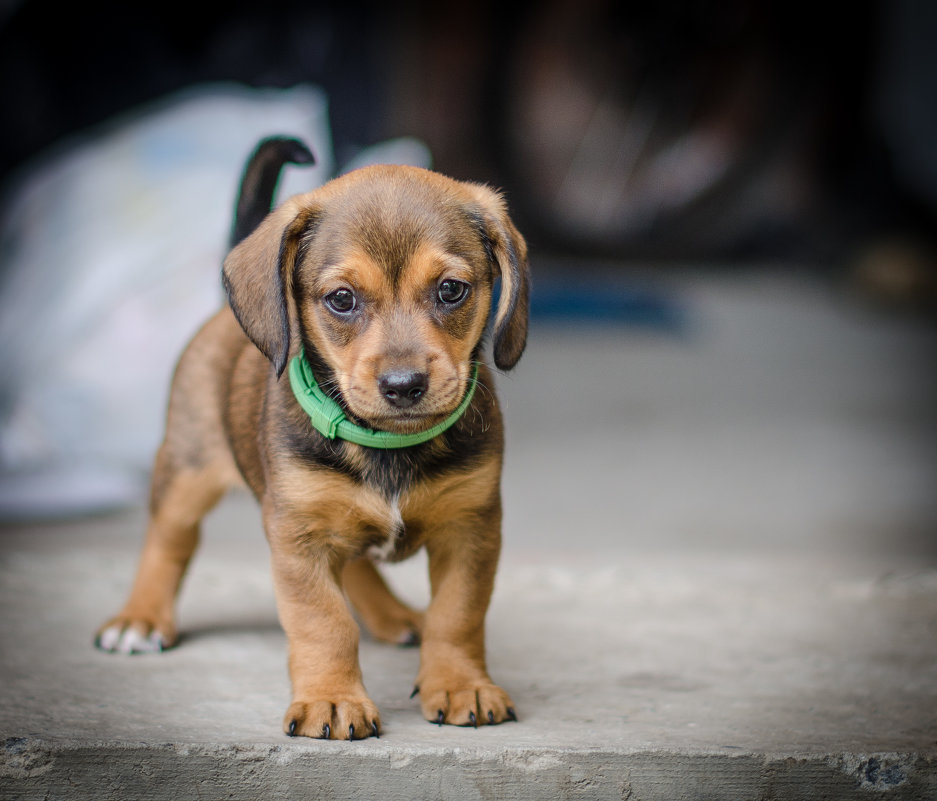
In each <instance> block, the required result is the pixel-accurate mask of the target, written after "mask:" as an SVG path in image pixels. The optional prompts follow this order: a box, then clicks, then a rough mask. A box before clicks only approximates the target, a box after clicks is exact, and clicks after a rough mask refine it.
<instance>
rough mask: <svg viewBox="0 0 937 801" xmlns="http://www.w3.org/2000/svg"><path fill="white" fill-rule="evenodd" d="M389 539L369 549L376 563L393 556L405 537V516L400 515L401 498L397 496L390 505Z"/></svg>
mask: <svg viewBox="0 0 937 801" xmlns="http://www.w3.org/2000/svg"><path fill="white" fill-rule="evenodd" d="M387 528H388V531H387V539H385V540H384V542H382V543H381V544H380V545H372V546H371V547H370V548H368V556H369V557H370V558H371V559H373V560H374V561H375V562H383V561H385V560H387V559H390V557H391V556H393V554H394V551H395V550H396V549H397V542H398V540H399V539H400V537H402V536H403V532H404V525H403V515H401V514H400V496H399V495H395V496H394V498H393V500H392V501H391V503H390V519H389V521H388V526H387Z"/></svg>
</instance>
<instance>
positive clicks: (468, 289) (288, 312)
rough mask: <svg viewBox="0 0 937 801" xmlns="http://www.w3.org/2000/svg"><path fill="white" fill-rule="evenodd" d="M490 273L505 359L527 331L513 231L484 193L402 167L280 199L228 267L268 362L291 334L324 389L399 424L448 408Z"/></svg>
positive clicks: (435, 416)
mask: <svg viewBox="0 0 937 801" xmlns="http://www.w3.org/2000/svg"><path fill="white" fill-rule="evenodd" d="M499 275H500V276H501V280H502V293H501V299H500V302H499V305H498V311H497V313H496V320H495V361H496V363H497V364H498V366H499V367H502V368H505V369H507V368H510V367H512V366H513V364H514V363H515V362H516V361H517V359H518V358H519V357H520V353H521V351H522V350H523V347H524V341H525V339H526V326H527V322H526V319H527V295H528V289H527V286H528V281H527V266H526V246H525V244H524V242H523V239H522V238H521V237H520V234H518V233H517V231H516V230H515V229H514V227H513V225H512V224H511V222H510V220H509V219H508V218H507V215H506V213H505V211H504V207H503V203H502V202H501V200H500V198H499V197H498V196H497V195H496V194H494V193H493V192H491V191H490V190H488V189H486V188H484V187H480V186H476V185H473V184H464V183H459V182H456V181H452V180H451V179H448V178H444V177H443V176H440V175H438V174H437V173H432V172H428V171H425V170H418V169H415V168H406V167H376V168H367V169H364V170H359V171H356V172H354V173H351V174H349V175H347V176H344V177H343V178H341V179H337V180H335V181H333V182H331V183H330V184H327V185H326V186H324V187H322V188H321V189H319V190H317V191H315V192H312V193H309V194H308V195H302V196H298V197H296V198H292V199H290V200H289V201H287V203H285V204H284V205H283V206H281V207H280V208H279V209H278V210H277V211H275V212H273V213H272V214H271V215H270V216H268V218H267V219H266V220H265V221H264V223H262V224H261V226H260V227H259V228H258V229H257V231H255V232H254V234H252V235H251V236H250V237H248V238H247V239H246V240H245V241H244V242H243V243H241V244H240V245H239V246H238V247H236V248H235V249H234V250H233V251H232V253H231V255H230V256H229V258H228V259H227V260H226V263H225V281H226V285H227V287H228V291H229V299H230V302H231V305H232V308H233V309H234V311H235V313H236V314H237V316H238V319H239V320H240V322H241V324H242V326H243V327H244V329H245V331H246V332H247V334H248V336H250V337H251V339H252V340H253V341H254V342H255V344H257V346H258V347H260V349H261V350H262V351H263V352H264V353H265V354H266V355H267V356H268V358H270V359H271V361H273V363H274V365H275V366H276V367H277V370H278V371H282V369H283V366H284V365H285V363H286V360H287V358H288V355H289V354H290V352H291V351H293V352H295V351H296V350H297V349H298V345H299V343H302V344H303V345H304V346H305V348H306V351H307V353H308V354H309V355H310V360H311V361H312V362H313V364H314V367H315V365H316V363H318V365H319V368H318V372H319V373H326V375H317V378H318V379H319V381H320V383H322V384H323V389H325V390H326V391H327V392H329V393H331V394H333V395H335V394H339V395H340V397H341V399H342V400H343V401H344V403H345V405H346V406H347V408H348V409H349V411H350V412H351V413H352V414H353V415H354V416H355V417H357V418H358V419H359V420H361V421H362V422H364V423H366V424H367V425H369V426H371V427H373V428H377V429H380V430H385V431H399V432H411V431H420V430H423V429H426V428H428V427H430V426H432V425H434V424H435V423H438V422H439V421H441V420H442V419H444V418H445V417H447V416H448V415H449V414H450V413H451V412H452V411H453V410H454V409H455V408H456V407H457V406H458V404H459V402H460V401H461V399H462V397H463V396H464V394H465V391H466V389H467V385H468V381H469V379H470V376H471V372H472V366H473V365H472V362H473V359H474V358H477V356H478V348H479V345H480V342H481V339H482V336H483V333H484V330H485V325H486V322H487V319H488V314H489V309H490V308H491V297H492V291H493V286H494V282H495V279H496V278H497V277H498V276H499ZM323 368H324V369H323Z"/></svg>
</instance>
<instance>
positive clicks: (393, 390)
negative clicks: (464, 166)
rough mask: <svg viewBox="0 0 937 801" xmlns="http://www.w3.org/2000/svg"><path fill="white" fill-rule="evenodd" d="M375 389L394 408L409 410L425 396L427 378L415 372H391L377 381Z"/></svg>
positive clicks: (427, 384)
mask: <svg viewBox="0 0 937 801" xmlns="http://www.w3.org/2000/svg"><path fill="white" fill-rule="evenodd" d="M377 388H378V389H379V390H380V393H381V395H382V396H383V398H384V400H386V401H387V402H388V403H389V404H390V405H391V406H393V407H394V408H396V409H409V408H410V407H412V406H415V405H416V404H417V403H419V402H420V399H421V398H422V397H423V396H424V395H425V394H426V391H427V390H428V389H429V376H428V375H427V374H426V373H421V372H419V371H417V370H391V371H389V372H386V373H384V374H383V375H382V376H381V377H380V378H379V379H378V382H377Z"/></svg>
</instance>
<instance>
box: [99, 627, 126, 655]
mask: <svg viewBox="0 0 937 801" xmlns="http://www.w3.org/2000/svg"><path fill="white" fill-rule="evenodd" d="M122 631H123V629H122V628H121V627H120V626H108V627H107V628H106V629H104V631H102V632H101V633H100V634H99V635H98V648H100V649H101V650H102V651H113V650H115V649H116V648H117V644H118V643H119V642H120V635H121V632H122Z"/></svg>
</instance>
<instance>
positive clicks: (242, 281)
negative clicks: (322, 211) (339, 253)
mask: <svg viewBox="0 0 937 801" xmlns="http://www.w3.org/2000/svg"><path fill="white" fill-rule="evenodd" d="M317 214H318V209H317V208H315V207H312V206H311V205H310V204H309V203H308V202H303V197H302V196H299V197H292V198H290V199H289V200H287V201H286V202H285V203H283V204H282V205H281V206H280V207H279V208H277V209H275V210H274V211H272V212H270V214H268V215H267V216H266V217H265V218H264V220H263V222H261V223H260V225H258V226H257V228H256V229H255V230H254V232H253V233H252V234H251V235H250V236H248V237H247V238H246V239H244V240H242V241H241V243H240V244H238V245H237V246H236V247H235V248H234V249H233V250H232V251H231V252H230V253H229V254H228V257H227V258H226V259H225V261H224V267H223V269H222V272H221V276H222V281H223V282H224V287H225V291H226V292H227V294H228V303H229V304H230V305H231V309H232V311H233V312H234V316H235V317H236V318H237V321H238V322H239V323H240V324H241V328H243V329H244V333H246V334H247V336H248V337H249V338H250V340H251V342H253V343H254V344H255V345H256V346H257V347H258V348H259V349H260V351H261V353H263V355H264V356H266V357H267V358H268V359H269V360H270V361H271V363H272V364H273V366H274V368H275V369H276V371H277V375H278V376H279V375H281V374H282V373H283V370H284V369H285V368H286V362H287V359H288V358H289V352H290V328H291V319H292V318H294V317H295V314H296V311H295V303H294V301H293V286H292V283H293V267H294V266H295V264H296V259H297V256H298V254H299V251H300V246H301V245H302V242H303V237H304V236H305V235H306V233H307V232H309V231H310V230H311V229H312V226H313V225H314V224H315V220H316V217H317Z"/></svg>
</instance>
